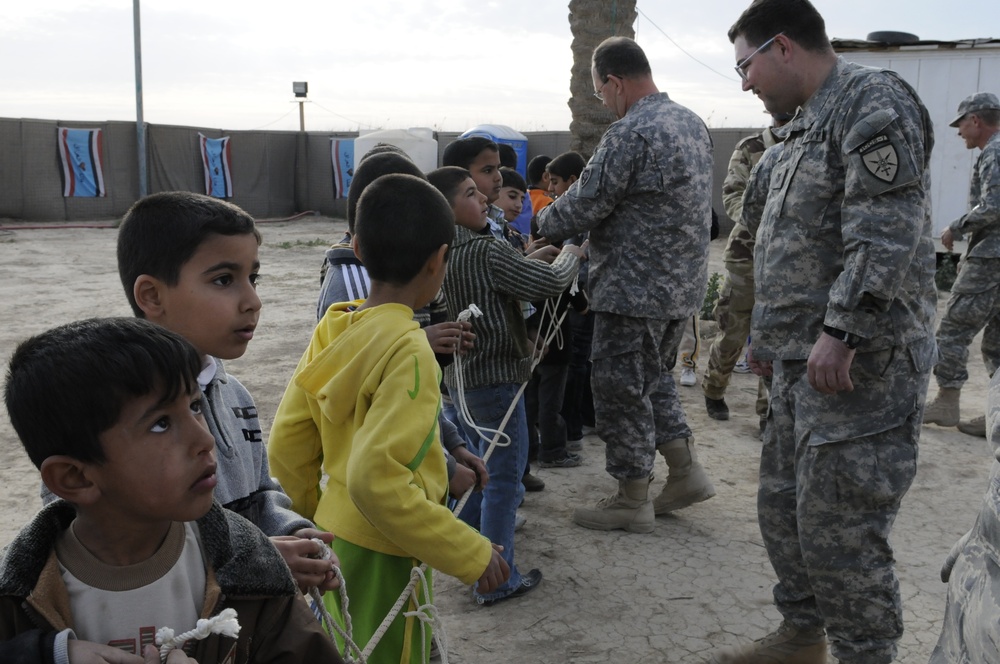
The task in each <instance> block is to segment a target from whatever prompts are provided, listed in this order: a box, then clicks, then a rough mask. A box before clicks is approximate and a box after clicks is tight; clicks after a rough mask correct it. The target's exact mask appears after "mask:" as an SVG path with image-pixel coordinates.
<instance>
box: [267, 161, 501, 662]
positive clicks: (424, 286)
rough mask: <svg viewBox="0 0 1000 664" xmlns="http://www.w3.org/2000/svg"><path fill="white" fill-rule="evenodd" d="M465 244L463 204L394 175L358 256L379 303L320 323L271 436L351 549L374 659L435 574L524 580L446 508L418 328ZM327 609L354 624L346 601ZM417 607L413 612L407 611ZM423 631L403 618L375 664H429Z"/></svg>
mask: <svg viewBox="0 0 1000 664" xmlns="http://www.w3.org/2000/svg"><path fill="white" fill-rule="evenodd" d="M454 234H455V220H454V215H453V213H452V211H451V207H450V205H449V204H448V202H447V201H446V200H445V199H444V197H443V196H442V195H441V194H440V193H439V192H438V191H437V190H436V189H434V187H432V186H431V185H429V184H428V183H427V182H426V181H423V180H421V179H419V178H416V177H413V176H409V175H385V176H382V177H380V178H378V179H377V180H375V182H373V183H372V184H371V185H369V186H368V187H367V188H366V189H365V191H364V193H363V194H362V195H361V198H360V200H359V201H358V210H357V216H356V220H355V234H354V238H353V244H354V250H355V252H356V253H357V254H358V258H360V259H361V262H362V263H364V265H365V267H366V268H367V269H368V275H369V278H370V280H371V290H370V294H369V297H368V299H367V300H365V301H363V302H362V301H360V300H359V301H357V302H353V303H341V304H334V305H332V306H331V308H330V310H328V312H327V315H326V316H324V317H323V318H322V319H321V320H320V322H319V324H318V325H317V327H316V329H315V331H314V332H313V336H312V340H311V341H310V343H309V347H308V348H307V349H306V352H305V354H304V355H303V356H302V359H301V360H300V361H299V365H298V367H297V368H296V370H295V375H294V376H293V377H292V380H291V382H290V383H289V385H288V388H287V389H286V390H285V395H284V397H283V398H282V400H281V404H280V406H279V407H278V412H277V414H276V416H275V421H274V426H273V427H272V429H271V437H270V441H269V444H268V456H269V459H270V463H271V471H272V472H273V473H274V475H275V476H276V478H277V479H278V481H279V482H280V483H281V485H282V486H283V487H284V488H285V490H286V491H287V492H288V495H289V496H290V497H291V499H292V507H293V509H295V510H296V511H297V512H299V513H300V514H302V515H303V516H307V518H310V519H312V520H313V521H314V522H316V523H317V524H322V526H321V527H322V528H324V529H327V530H329V531H331V532H333V533H335V534H336V536H337V538H336V539H335V540H334V543H333V548H334V551H335V552H336V554H337V556H338V557H339V558H340V562H341V569H342V571H343V573H344V578H345V580H346V581H347V589H348V593H349V600H350V613H351V618H352V623H353V628H354V639H355V641H356V642H357V643H358V645H359V646H361V647H362V648H363V647H364V646H365V644H366V643H367V642H368V641H369V639H370V638H371V636H372V634H373V633H374V631H375V629H376V628H377V627H378V625H379V623H380V622H381V621H382V619H383V618H384V617H385V616H386V614H387V613H388V612H389V610H390V608H391V607H392V605H393V603H394V602H395V601H396V599H397V598H398V597H399V595H400V593H401V592H402V590H403V588H405V587H406V585H407V583H408V582H409V579H410V573H411V570H412V568H413V567H415V566H418V565H419V564H420V563H421V562H425V563H427V564H428V565H430V566H431V567H433V568H436V569H439V570H441V571H442V572H445V573H447V574H450V575H452V576H455V577H458V578H459V579H461V580H462V581H464V582H465V583H468V584H472V583H476V582H478V584H479V588H480V589H481V590H482V589H483V588H484V587H485V588H489V589H492V588H496V587H499V586H500V585H502V584H503V583H504V582H506V580H507V579H508V577H509V575H510V570H509V568H508V566H507V564H506V563H505V562H504V560H503V558H502V557H501V556H500V554H499V552H498V549H499V547H494V546H492V545H491V544H490V542H489V540H487V539H486V538H484V537H482V536H481V535H480V534H479V533H477V532H476V531H474V530H473V529H472V528H470V527H469V526H467V525H466V524H464V523H462V522H461V521H459V520H458V519H457V518H455V516H454V515H453V514H452V513H451V512H450V511H449V510H448V508H447V507H446V506H445V504H444V500H445V496H446V494H447V491H448V475H447V469H446V466H445V459H444V456H443V455H442V454H440V451H439V449H438V447H437V446H438V445H439V444H440V443H439V442H438V430H437V414H438V410H439V409H440V403H441V393H440V388H439V384H440V375H439V370H438V365H437V360H436V359H435V357H434V352H433V351H432V350H431V347H430V345H429V344H428V342H427V336H426V335H425V334H424V333H423V332H422V331H421V330H420V328H419V326H418V325H417V323H415V322H414V321H413V310H414V309H419V308H420V307H423V306H425V305H426V304H427V303H428V302H429V301H430V300H431V299H432V298H433V297H434V295H435V294H436V293H437V292H438V290H440V288H441V282H442V280H443V279H444V274H445V262H446V257H447V253H448V246H449V244H450V243H451V242H452V240H453V238H454ZM322 473H326V474H327V475H329V482H328V484H327V486H326V487H325V489H323V490H322V491H321V489H320V485H319V479H320V476H321V474H322ZM429 578H430V575H428V579H429ZM325 599H326V603H327V606H328V608H330V610H331V612H332V613H333V614H334V616H335V617H337V618H338V620H340V621H341V624H343V616H342V615H341V612H340V598H339V596H338V595H337V594H336V593H328V594H327V595H326V597H325ZM416 608H417V607H416V606H415V605H414V603H413V602H412V601H411V602H410V605H409V606H408V607H406V608H405V610H406V611H413V610H415V609H416ZM415 623H416V620H415V619H414V618H405V617H403V616H402V615H401V616H400V617H398V618H397V619H396V620H395V621H394V622H393V624H392V626H391V628H390V630H389V632H388V633H387V634H386V635H385V636H384V637H383V639H382V640H381V641H380V642H379V645H378V646H377V647H376V648H375V650H374V652H373V653H372V656H371V658H369V659H368V661H369V662H370V663H371V664H376V663H378V664H382V663H385V664H389V663H392V664H397V663H406V662H419V661H425V659H424V658H425V657H426V655H427V653H426V650H425V648H426V647H429V644H430V640H429V639H422V638H420V634H419V633H418V632H416V630H417V629H419V626H418V625H416V624H415Z"/></svg>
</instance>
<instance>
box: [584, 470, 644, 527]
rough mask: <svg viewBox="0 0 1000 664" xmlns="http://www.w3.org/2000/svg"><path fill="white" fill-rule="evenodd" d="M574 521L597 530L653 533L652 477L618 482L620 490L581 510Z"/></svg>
mask: <svg viewBox="0 0 1000 664" xmlns="http://www.w3.org/2000/svg"><path fill="white" fill-rule="evenodd" d="M573 521H574V522H576V523H577V525H580V526H583V527H584V528H593V529H594V530H627V531H629V532H630V533H651V532H653V526H654V525H656V522H655V519H654V518H653V504H652V503H651V502H650V501H649V478H648V477H647V478H642V479H638V480H618V490H617V491H616V492H615V493H613V494H611V495H610V496H608V497H607V498H603V499H601V500H600V501H598V503H597V506H596V507H578V508H577V509H576V511H575V512H573Z"/></svg>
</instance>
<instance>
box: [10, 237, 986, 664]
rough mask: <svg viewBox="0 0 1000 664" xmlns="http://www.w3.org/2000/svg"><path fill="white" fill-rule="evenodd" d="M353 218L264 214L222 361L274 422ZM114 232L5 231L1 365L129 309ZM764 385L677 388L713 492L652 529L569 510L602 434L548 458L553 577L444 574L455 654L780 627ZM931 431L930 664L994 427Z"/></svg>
mask: <svg viewBox="0 0 1000 664" xmlns="http://www.w3.org/2000/svg"><path fill="white" fill-rule="evenodd" d="M342 228H343V224H342V222H339V221H334V220H330V219H323V218H306V219H300V220H297V221H293V222H282V223H269V224H262V225H261V230H262V232H263V234H264V244H263V246H262V247H261V251H260V257H261V262H262V265H263V267H262V270H261V273H262V279H261V284H260V293H261V296H262V299H263V301H264V309H263V313H262V316H261V325H260V327H259V328H258V330H257V335H256V337H255V339H254V341H253V343H252V344H251V345H250V349H249V351H248V352H247V354H246V356H244V357H243V358H242V359H240V360H237V361H232V362H229V363H227V367H228V368H229V369H230V370H231V371H232V372H233V373H234V374H235V375H237V376H239V378H240V379H241V380H242V381H243V382H244V383H245V384H246V386H247V387H248V388H249V389H250V391H251V393H252V394H253V395H254V397H255V398H256V400H257V404H258V407H259V410H260V412H261V416H262V420H263V422H264V426H265V431H266V430H267V429H268V428H269V425H270V422H271V419H272V417H273V415H274V412H275V409H276V407H277V405H278V401H279V399H280V397H281V394H282V391H283V389H284V386H285V383H286V381H287V380H288V378H289V376H290V375H291V372H292V369H293V367H294V366H295V363H296V361H297V360H298V357H299V355H300V353H301V352H302V349H303V348H304V347H305V344H306V341H307V339H308V337H309V334H310V332H311V329H312V326H313V323H314V316H315V296H316V292H317V286H318V277H319V264H320V262H321V260H322V259H321V255H322V251H323V245H326V244H328V243H329V242H331V241H334V240H336V239H338V238H339V236H340V230H341V229H342ZM115 238H116V232H115V231H113V230H68V229H58V228H56V227H53V228H52V229H46V230H16V231H14V232H0V321H2V324H0V357H2V358H3V360H4V364H6V360H7V358H8V357H9V356H10V354H11V352H12V351H13V348H14V345H15V344H16V343H17V342H18V341H19V340H21V339H23V338H24V337H26V336H28V335H30V334H33V333H36V332H39V331H42V330H44V329H47V328H49V327H52V326H54V325H57V324H60V323H65V322H68V321H71V320H75V319H79V318H85V317H91V316H108V315H129V314H130V311H129V308H128V305H127V304H126V301H125V298H124V295H123V293H122V289H121V285H120V283H119V281H118V277H117V272H116V267H115ZM317 240H319V241H318V242H317ZM722 248H723V243H722V241H721V240H720V241H717V242H715V243H713V247H712V256H713V269H714V270H716V271H721V269H722V267H721V253H722ZM942 304H943V301H942ZM975 348H976V349H978V340H977V345H976V346H975ZM704 361H705V359H704V357H703V359H702V367H703V366H704ZM970 371H971V373H972V378H971V380H970V383H969V386H968V387H967V389H966V390H965V394H964V399H963V414H964V415H965V416H966V417H971V416H973V415H975V414H977V413H979V412H982V409H983V407H984V404H983V399H984V396H985V387H986V376H985V372H984V370H983V367H982V364H981V361H980V360H979V355H978V350H976V352H974V353H973V354H972V362H971V366H970ZM755 381H756V378H754V377H753V376H749V375H736V376H734V377H733V383H732V385H731V386H730V389H729V393H728V394H727V401H728V402H729V404H730V408H731V410H732V419H730V420H729V421H728V422H716V421H714V420H711V419H709V418H708V417H707V416H706V414H705V409H704V401H703V398H702V392H701V389H700V386H699V387H695V388H680V389H681V392H682V398H683V400H684V404H685V407H686V409H687V414H688V419H689V421H690V423H691V427H692V429H693V430H694V431H695V435H696V438H697V441H698V443H699V444H700V451H701V456H702V460H703V462H704V464H705V466H706V467H707V469H708V471H709V473H710V474H711V476H712V478H713V480H714V482H715V486H716V488H717V490H718V495H717V496H716V497H715V498H714V499H712V500H710V501H708V502H705V503H702V504H699V505H696V506H694V507H691V508H688V509H686V510H683V511H681V512H680V513H678V514H677V515H676V516H671V517H661V518H658V519H657V526H656V530H655V531H654V532H653V533H652V534H649V535H630V534H625V533H623V532H621V531H619V532H610V533H602V532H594V531H588V530H584V529H581V528H578V527H576V526H574V525H573V524H572V522H571V514H572V510H573V508H574V507H575V506H577V505H579V504H582V503H589V502H592V501H595V500H596V499H597V498H599V497H601V496H603V495H604V494H606V493H608V492H609V491H610V490H611V489H612V487H613V482H612V480H611V479H610V478H609V477H608V476H607V475H606V474H605V472H604V450H603V446H602V444H601V442H600V440H598V439H597V438H596V437H594V436H589V437H588V438H587V439H586V441H585V449H584V456H585V464H584V465H583V466H582V467H579V468H574V469H558V470H545V469H543V470H539V471H538V475H539V476H540V477H542V478H543V479H544V480H545V482H546V484H547V486H546V489H545V491H543V492H541V493H532V494H528V497H527V500H526V501H525V505H524V507H523V511H524V513H525V515H526V516H527V518H528V523H527V525H526V526H525V527H524V529H523V530H522V531H520V532H519V534H518V539H517V543H516V544H517V560H518V561H519V565H521V566H522V567H523V568H524V569H525V570H527V569H530V568H531V567H539V568H541V569H542V570H543V572H544V574H545V582H544V583H543V585H542V586H541V587H540V588H539V589H538V590H537V591H535V592H533V593H532V594H530V595H528V596H526V597H524V598H522V599H519V600H516V601H511V602H507V603H501V604H499V605H497V606H495V607H492V608H479V607H476V606H475V605H474V604H473V602H472V600H471V598H470V595H469V591H468V589H467V588H466V587H464V586H463V585H462V584H460V583H459V582H458V581H456V580H455V579H451V578H448V577H444V576H441V575H439V577H438V597H437V606H438V609H439V611H440V613H441V615H442V618H443V620H444V623H445V625H446V628H447V630H446V631H447V634H448V638H449V640H450V648H449V653H450V661H452V662H461V663H466V662H483V663H486V664H491V663H496V664H500V663H506V662H522V663H536V662H537V663H543V662H544V663H550V662H580V663H585V662H595V663H596V662H608V661H620V662H632V663H635V664H640V663H641V664H645V663H651V662H698V661H702V660H703V659H704V657H705V656H706V655H707V653H709V652H710V651H711V650H712V649H714V648H717V647H720V646H724V645H731V644H736V643H741V642H744V641H747V640H750V639H753V638H757V637H759V636H761V635H763V634H764V633H766V632H767V631H769V630H770V629H771V628H772V627H773V626H774V625H776V624H777V623H778V621H779V616H778V614H777V612H776V611H775V610H774V608H773V606H772V603H771V586H772V584H773V582H774V577H773V573H772V571H771V568H770V565H769V564H768V561H767V557H766V555H765V552H764V549H763V546H762V542H761V537H760V532H759V530H758V527H757V520H756V510H755V495H756V475H757V466H758V457H759V454H760V442H759V441H758V439H757V419H756V416H755V415H754V413H753V400H754V397H755V394H756V386H755ZM932 389H933V388H932ZM0 441H2V445H0V481H2V482H3V486H4V487H5V491H4V492H3V494H2V496H0V544H5V543H7V542H8V541H10V539H11V538H12V537H13V536H14V534H15V533H16V532H17V530H18V528H19V527H20V526H21V525H22V524H23V523H24V522H25V520H26V519H28V518H29V517H30V515H31V514H32V513H33V512H34V511H35V510H36V509H37V508H38V507H39V505H40V503H39V500H38V497H37V496H38V476H37V473H36V471H35V469H34V468H33V466H32V465H31V463H30V462H29V461H28V458H27V456H26V455H25V454H24V452H23V451H22V449H21V447H20V445H19V444H18V442H17V440H16V437H15V435H14V432H13V431H12V429H11V427H10V423H9V421H8V420H7V418H6V413H5V412H3V413H0ZM921 443H922V444H921V453H920V465H919V470H918V474H917V479H916V482H915V484H914V486H913V488H912V489H911V490H910V492H909V494H908V495H907V497H906V499H905V500H904V503H903V509H902V511H901V512H900V515H899V518H898V520H897V524H896V528H895V533H894V546H895V549H896V555H897V559H898V571H899V577H900V582H901V586H902V593H903V598H904V605H905V620H906V633H905V635H904V637H903V639H902V642H901V643H900V652H899V661H902V662H926V661H927V659H928V656H929V654H930V652H931V650H932V648H933V646H934V643H935V641H936V639H937V634H938V630H939V628H940V624H941V618H942V614H943V610H944V598H945V591H946V588H945V586H944V584H942V583H941V582H940V581H939V578H938V570H939V568H940V565H941V561H942V560H943V559H944V557H945V555H946V554H947V552H948V550H949V549H950V547H951V545H952V543H953V542H954V541H955V540H956V539H957V538H958V537H959V536H960V535H961V534H962V533H964V532H965V531H966V530H967V529H968V528H969V527H970V526H971V525H972V522H973V519H974V515H975V513H976V511H977V509H978V504H979V501H980V498H981V496H982V493H983V491H984V490H985V488H986V481H987V477H988V474H989V468H990V463H991V461H992V457H991V456H990V454H989V452H988V451H987V446H986V443H985V441H983V440H982V439H977V438H971V437H969V436H965V435H963V434H961V433H958V432H957V431H955V430H945V429H941V428H939V427H935V426H926V427H924V430H923V438H922V441H921ZM657 471H658V473H657V474H658V475H659V476H660V478H659V479H658V480H657V482H656V484H655V485H654V489H655V490H658V488H659V482H660V481H662V478H663V477H665V474H666V468H665V466H664V465H663V461H662V460H659V461H658V467H657ZM137 472H142V471H141V469H137Z"/></svg>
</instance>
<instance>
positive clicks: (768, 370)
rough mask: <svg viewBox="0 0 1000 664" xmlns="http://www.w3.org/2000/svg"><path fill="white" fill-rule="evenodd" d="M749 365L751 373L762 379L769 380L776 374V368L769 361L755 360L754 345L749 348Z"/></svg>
mask: <svg viewBox="0 0 1000 664" xmlns="http://www.w3.org/2000/svg"><path fill="white" fill-rule="evenodd" d="M747 364H748V365H749V366H750V371H752V372H753V374H754V375H755V376H760V377H761V378H767V377H768V376H771V375H772V374H774V366H773V365H772V364H771V363H770V362H769V361H767V360H755V359H754V358H753V345H752V344H751V345H750V346H747Z"/></svg>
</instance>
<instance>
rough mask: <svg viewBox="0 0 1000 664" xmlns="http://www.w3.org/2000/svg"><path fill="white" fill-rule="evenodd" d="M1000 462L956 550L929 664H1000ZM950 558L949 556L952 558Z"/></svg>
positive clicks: (953, 552) (995, 466) (953, 553)
mask: <svg viewBox="0 0 1000 664" xmlns="http://www.w3.org/2000/svg"><path fill="white" fill-rule="evenodd" d="M998 536H1000V464H996V463H994V464H993V472H992V473H991V475H990V486H989V489H988V490H987V491H986V497H985V498H984V499H983V503H982V507H981V508H980V510H979V517H978V518H977V519H976V524H975V526H973V528H972V530H971V531H970V532H969V533H968V534H967V535H966V536H965V537H963V538H962V539H961V540H959V542H958V543H957V544H956V545H955V547H954V548H953V549H952V554H951V555H952V556H955V560H954V567H952V569H951V578H950V579H949V580H948V600H947V603H946V604H945V610H944V623H943V624H942V626H941V635H940V637H939V638H938V642H937V646H935V648H934V652H933V653H932V654H931V659H930V664H955V663H956V662H960V663H961V664H968V663H971V662H976V663H977V664H1000V651H998V650H997V641H996V638H997V627H996V626H997V623H998V622H1000V567H998V566H997V541H998ZM949 557H951V556H949Z"/></svg>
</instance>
